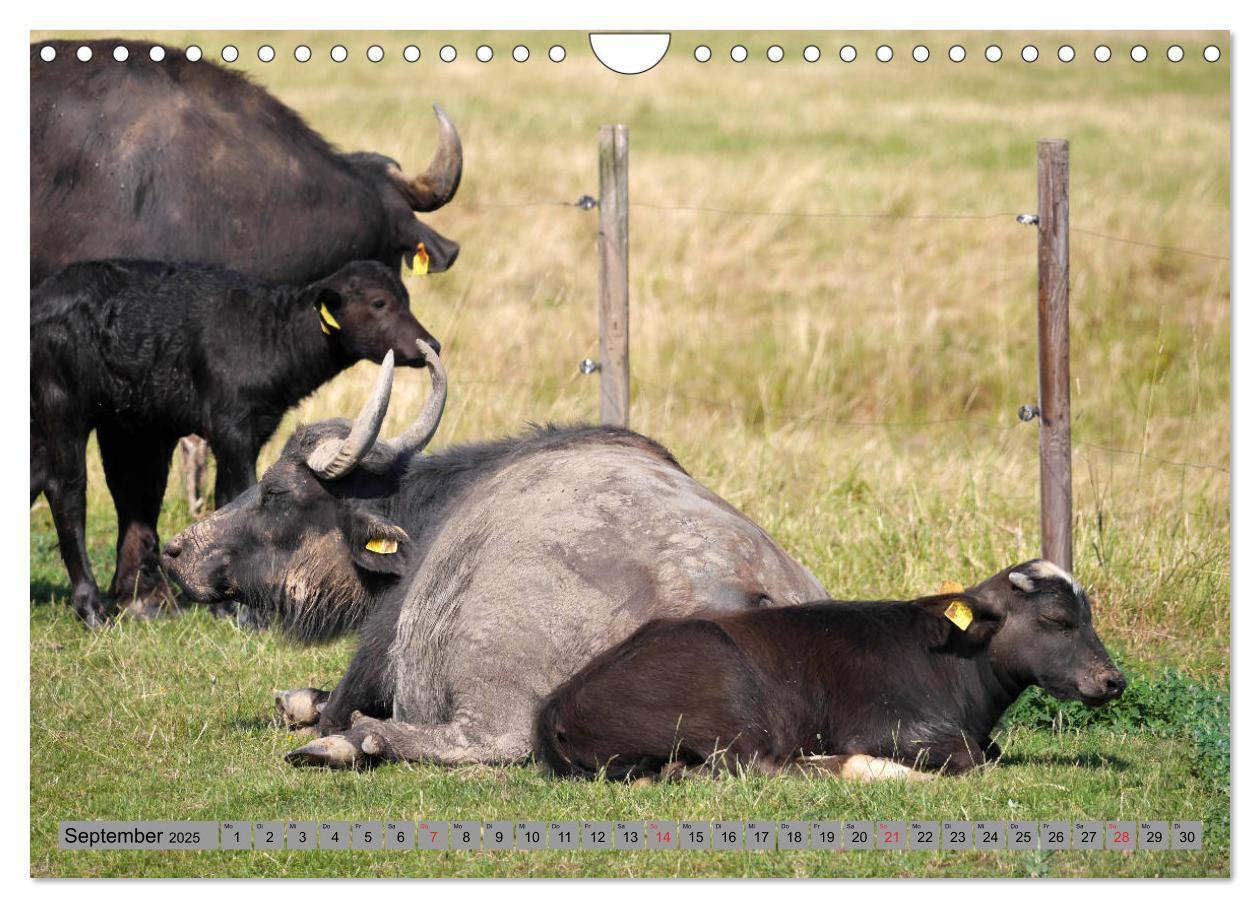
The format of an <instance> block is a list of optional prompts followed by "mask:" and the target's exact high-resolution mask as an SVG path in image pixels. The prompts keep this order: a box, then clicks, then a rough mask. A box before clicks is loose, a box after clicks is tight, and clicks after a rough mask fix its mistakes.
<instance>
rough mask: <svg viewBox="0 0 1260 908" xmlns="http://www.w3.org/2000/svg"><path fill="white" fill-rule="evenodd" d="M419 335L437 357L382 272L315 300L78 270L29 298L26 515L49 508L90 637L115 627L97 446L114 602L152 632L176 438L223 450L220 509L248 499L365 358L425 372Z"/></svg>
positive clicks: (247, 285)
mask: <svg viewBox="0 0 1260 908" xmlns="http://www.w3.org/2000/svg"><path fill="white" fill-rule="evenodd" d="M417 336H418V337H421V338H423V339H424V340H425V341H426V342H428V343H429V344H431V345H432V346H434V347H437V346H438V342H437V341H436V340H434V339H433V338H432V337H430V336H429V333H428V332H427V331H425V329H424V327H423V326H422V325H421V324H420V323H419V322H418V321H416V318H415V316H414V315H412V314H411V310H410V307H409V301H408V295H407V288H406V287H405V286H403V283H402V281H400V280H399V279H398V274H397V273H396V272H395V271H394V270H392V269H390V268H387V267H385V266H384V265H382V264H381V263H380V262H371V261H369V262H352V263H351V264H349V265H346V266H345V267H344V268H341V269H340V270H338V271H337V272H336V273H335V274H333V275H330V276H329V277H326V278H323V279H322V280H319V281H316V282H315V283H314V284H312V285H310V286H308V287H286V286H280V287H275V286H270V285H266V284H262V283H260V282H258V281H256V280H253V279H251V278H247V277H245V276H244V275H242V274H239V273H237V272H235V271H225V270H223V269H221V268H210V267H207V266H205V265H173V264H169V263H165V262H131V261H109V262H78V263H76V264H74V265H69V266H67V267H66V268H63V269H62V270H61V271H59V272H57V273H56V274H54V275H53V276H51V277H49V278H48V279H47V280H45V281H43V282H42V283H41V284H40V285H39V286H38V287H36V288H35V289H34V290H33V291H32V292H31V500H32V501H34V499H35V496H37V495H38V494H39V493H41V492H43V493H45V494H46V495H47V497H48V504H49V507H50V508H51V509H52V514H53V520H54V521H55V523H56V525H57V539H58V543H59V545H60V548H61V554H62V559H63V560H64V561H65V563H66V568H67V570H68V571H69V574H70V580H71V583H72V585H73V602H74V609H75V612H76V614H78V616H79V617H80V618H81V619H82V620H83V621H84V622H86V623H87V624H88V625H89V626H93V627H94V626H97V625H99V624H100V623H101V622H102V621H103V620H104V619H105V618H106V617H107V616H108V612H107V611H106V609H105V605H104V603H103V602H102V601H101V597H100V594H99V591H98V589H97V586H96V581H95V580H94V579H93V577H92V568H91V564H90V563H89V561H88V557H87V545H86V541H85V539H84V529H85V528H84V518H85V508H86V501H85V493H86V479H87V469H86V464H85V462H84V456H85V451H86V449H87V441H88V435H89V433H90V432H92V431H93V430H95V431H96V437H97V441H98V442H99V443H100V448H101V461H102V464H103V466H104V468H105V481H106V483H107V484H108V485H109V490H110V493H111V494H112V495H113V498H114V506H115V508H116V509H117V512H118V547H117V559H118V562H117V569H116V571H115V573H114V581H113V583H112V584H111V585H110V595H111V596H114V597H118V598H119V599H120V604H121V605H123V606H124V607H127V608H129V613H130V614H132V615H133V616H140V617H148V616H150V615H152V614H154V613H155V612H156V610H157V608H158V607H159V606H160V604H161V603H162V602H163V601H165V600H167V599H169V598H170V597H171V591H170V590H169V589H168V588H167V585H166V583H165V581H164V580H163V579H162V577H161V574H160V572H159V571H158V536H157V520H158V514H159V512H160V511H161V507H162V497H163V494H164V492H165V490H166V478H167V475H168V474H169V472H170V461H171V453H172V452H173V451H174V449H175V444H176V440H177V439H178V437H179V436H180V435H181V434H183V433H185V432H197V433H199V434H200V435H202V436H204V437H205V438H207V439H209V440H210V442H211V443H212V444H213V445H214V449H215V451H217V452H218V456H219V472H218V476H217V479H216V482H215V499H216V501H218V502H220V503H227V502H229V501H231V500H232V499H233V498H235V497H236V496H237V495H239V494H240V493H241V492H243V491H245V489H247V488H249V487H250V486H251V485H253V484H254V468H255V464H256V463H257V461H258V452H259V450H260V449H261V448H262V446H263V444H265V443H266V441H267V440H268V439H269V438H270V437H271V433H272V432H274V431H275V430H276V426H278V425H279V424H280V420H281V419H282V418H283V417H284V414H285V412H286V411H287V410H288V409H289V408H290V407H291V406H293V405H294V404H296V403H297V402H298V401H300V400H301V399H302V398H303V397H305V396H306V395H308V394H310V393H311V392H312V391H314V390H315V389H316V388H318V387H319V386H320V385H322V384H323V383H324V382H326V381H328V380H329V379H331V378H332V377H333V376H334V375H336V374H337V373H339V372H341V371H342V370H343V369H346V368H349V367H350V366H352V365H354V364H355V363H356V362H358V361H359V360H361V359H370V360H373V361H375V362H380V361H381V359H382V358H383V357H384V356H385V354H386V353H390V352H393V353H395V354H397V355H398V356H399V357H404V359H403V362H405V363H407V364H408V365H413V366H419V365H423V364H424V358H423V356H422V355H421V354H420V353H419V351H417V350H416V348H415V343H414V341H415V338H416V337H417ZM124 599H125V600H126V601H121V600H124ZM127 602H130V603H131V605H130V606H127Z"/></svg>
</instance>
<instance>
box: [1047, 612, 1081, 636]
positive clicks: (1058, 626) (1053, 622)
mask: <svg viewBox="0 0 1260 908" xmlns="http://www.w3.org/2000/svg"><path fill="white" fill-rule="evenodd" d="M1041 623H1042V624H1044V625H1045V626H1046V627H1048V628H1051V629H1052V630H1056V631H1063V632H1064V633H1067V632H1068V631H1071V630H1072V629H1073V628H1074V627H1075V625H1074V624H1073V623H1072V622H1071V620H1069V619H1068V618H1064V617H1062V616H1060V615H1042V616H1041Z"/></svg>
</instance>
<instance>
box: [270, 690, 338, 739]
mask: <svg viewBox="0 0 1260 908" xmlns="http://www.w3.org/2000/svg"><path fill="white" fill-rule="evenodd" d="M327 702H328V691H326V690H318V689H317V688H314V687H301V688H298V689H297V690H282V691H280V693H278V694H276V709H277V710H278V711H279V712H280V720H281V721H282V722H284V724H285V727H286V728H288V729H290V730H292V729H298V728H309V727H311V726H312V725H315V724H316V723H318V722H319V716H320V713H322V712H323V711H324V704H325V703H327Z"/></svg>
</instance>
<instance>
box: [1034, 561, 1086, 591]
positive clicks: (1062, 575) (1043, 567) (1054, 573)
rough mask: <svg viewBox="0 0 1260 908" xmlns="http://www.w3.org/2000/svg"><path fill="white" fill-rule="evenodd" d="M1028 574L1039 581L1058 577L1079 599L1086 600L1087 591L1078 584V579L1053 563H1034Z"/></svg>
mask: <svg viewBox="0 0 1260 908" xmlns="http://www.w3.org/2000/svg"><path fill="white" fill-rule="evenodd" d="M1028 573H1029V574H1031V575H1032V576H1034V577H1036V578H1037V579H1039V580H1049V579H1051V578H1053V577H1057V578H1059V579H1060V580H1062V581H1064V582H1065V583H1066V584H1068V586H1070V587H1072V592H1073V593H1075V594H1076V598H1077V599H1084V598H1085V591H1084V590H1083V589H1081V585H1080V584H1079V583H1077V582H1076V578H1075V577H1073V576H1072V575H1071V574H1069V573H1068V572H1067V571H1065V570H1063V568H1061V567H1059V566H1058V565H1057V564H1055V563H1054V562H1053V561H1045V560H1041V561H1034V562H1033V563H1032V564H1030V565H1029V566H1028Z"/></svg>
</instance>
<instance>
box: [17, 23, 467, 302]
mask: <svg viewBox="0 0 1260 908" xmlns="http://www.w3.org/2000/svg"><path fill="white" fill-rule="evenodd" d="M83 45H86V46H87V47H89V48H90V49H91V51H92V58H91V60H89V61H87V62H81V61H79V60H77V59H76V58H75V52H76V49H77V48H79V47H80V46H83ZM118 46H122V47H125V48H126V49H127V51H128V56H127V59H126V60H125V61H124V62H121V63H120V62H118V61H117V60H115V59H114V57H113V51H114V48H116V47H118ZM154 46H155V45H154V44H152V43H151V42H142V41H123V40H118V39H102V40H94V41H42V42H39V43H38V44H32V45H31V48H30V58H31V59H30V67H31V69H30V72H31V285H32V286H34V285H35V284H37V283H39V281H41V280H43V279H44V278H45V277H47V276H48V275H49V274H51V273H53V272H54V271H56V270H58V269H59V268H61V267H62V266H64V265H67V264H69V263H71V262H79V261H90V260H97V259H110V258H130V259H153V260H157V261H166V262H200V263H202V264H206V265H217V266H221V267H224V268H230V269H231V270H233V271H240V272H242V273H243V274H247V275H249V276H250V277H254V278H258V279H259V280H263V281H268V282H271V283H277V284H309V283H311V282H312V281H315V280H318V279H319V278H322V277H326V276H327V275H329V274H332V273H333V272H334V271H336V270H337V269H338V268H340V267H341V266H343V265H346V264H348V263H349V262H352V261H355V260H358V259H375V260H376V261H379V262H381V263H382V264H384V265H387V266H389V267H390V268H393V269H395V270H397V269H398V268H399V266H400V264H401V263H403V262H406V263H407V264H408V265H411V266H416V265H417V264H418V265H419V270H427V271H430V272H437V271H444V270H446V269H447V268H449V267H450V266H451V264H452V263H453V262H454V261H455V257H456V256H457V255H458V253H459V246H458V244H456V243H454V242H453V241H451V240H448V239H446V238H445V237H443V236H441V235H440V234H438V233H437V232H435V231H434V230H433V229H432V228H430V227H428V226H427V225H425V224H424V223H422V222H421V221H419V220H417V219H416V218H415V216H414V214H413V212H416V211H422V212H427V211H434V210H436V209H438V208H441V207H442V206H443V205H445V204H446V203H447V202H449V201H450V200H451V197H452V196H454V195H455V190H456V189H457V188H458V187H459V180H460V175H461V172H462V167H463V151H462V149H461V147H460V141H459V135H458V134H457V133H456V131H455V127H454V125H453V124H452V123H451V121H450V119H449V118H448V117H447V116H446V114H445V113H443V112H442V110H441V108H439V107H436V106H435V107H434V111H435V112H436V113H437V119H438V149H437V152H436V153H435V155H434V156H433V160H432V162H431V163H430V164H429V167H428V169H427V170H426V171H425V172H424V173H421V174H418V175H416V176H407V175H406V174H404V173H403V171H402V169H401V167H400V165H399V164H398V162H397V161H394V160H392V159H390V158H388V157H386V156H385V155H381V154H375V153H372V152H362V151H361V152H354V153H343V152H340V151H338V150H337V149H335V148H334V147H333V146H332V145H330V144H329V143H328V142H327V141H326V140H325V139H324V138H323V137H322V136H321V135H319V133H317V132H315V131H314V130H312V129H311V128H310V127H309V126H307V125H306V123H305V122H304V121H303V120H302V118H301V117H300V116H298V114H297V113H296V112H294V111H293V110H292V109H290V108H289V107H286V106H285V105H284V104H282V103H281V102H280V101H278V100H277V99H276V98H274V97H273V96H272V95H270V94H269V93H268V92H267V91H265V90H264V89H262V88H260V87H259V86H257V85H255V84H254V83H253V82H251V81H250V80H249V79H247V78H246V77H245V76H244V75H242V74H241V73H238V72H232V71H230V70H227V69H225V68H223V67H221V66H217V65H215V64H213V63H210V62H208V61H205V60H201V61H198V62H196V63H194V62H191V61H189V60H188V59H187V58H186V57H185V55H184V53H183V52H182V51H181V50H178V49H176V48H170V47H165V48H163V50H164V52H165V57H164V58H163V59H162V61H161V62H154V61H153V60H151V59H150V58H149V51H150V49H151V48H152V47H154ZM43 47H52V48H53V49H54V50H55V51H56V58H55V59H54V60H52V61H51V62H45V61H43V60H41V59H40V49H41V48H43ZM421 247H423V248H422V249H421ZM418 250H419V252H420V255H419V262H417V251H418Z"/></svg>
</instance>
